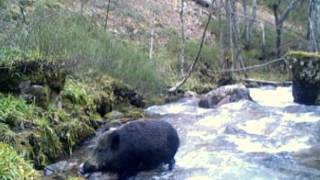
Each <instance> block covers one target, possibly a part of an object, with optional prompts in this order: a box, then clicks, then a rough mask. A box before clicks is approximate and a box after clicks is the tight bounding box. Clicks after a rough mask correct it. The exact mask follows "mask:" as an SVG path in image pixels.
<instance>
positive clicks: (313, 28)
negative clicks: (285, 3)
mask: <svg viewBox="0 0 320 180" xmlns="http://www.w3.org/2000/svg"><path fill="white" fill-rule="evenodd" d="M317 3H320V2H316V1H315V0H309V13H308V14H309V16H308V35H307V39H308V40H309V44H310V45H309V46H310V47H309V49H310V50H311V51H314V52H317V51H319V43H318V41H317V34H318V33H317V32H318V31H319V27H318V26H317V24H318V23H317V21H319V19H318V18H319V17H317V15H318V13H320V12H319V10H318V8H320V7H318V8H317V6H320V4H317Z"/></svg>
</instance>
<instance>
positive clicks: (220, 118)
mask: <svg viewBox="0 0 320 180" xmlns="http://www.w3.org/2000/svg"><path fill="white" fill-rule="evenodd" d="M250 93H251V96H252V97H253V99H254V100H255V101H256V102H250V101H240V102H236V103H231V104H225V105H223V106H221V107H219V108H216V109H202V108H199V107H198V106H197V104H198V101H199V100H198V99H196V98H193V99H182V100H180V101H179V102H176V103H171V104H166V105H161V106H152V107H149V108H148V109H146V112H147V113H148V114H150V115H151V117H153V118H158V119H161V120H165V121H168V122H170V123H171V124H172V125H173V126H174V127H175V128H176V129H177V131H178V133H179V136H180V140H181V145H180V148H179V151H178V153H177V154H176V167H175V169H174V170H173V171H171V172H169V171H167V170H166V169H165V168H164V167H163V168H160V169H158V170H156V171H153V172H148V173H140V174H139V175H138V177H137V179H139V180H142V179H154V180H157V179H176V180H185V179H188V180H196V179H197V180H206V179H210V180H214V179H223V180H228V179H232V180H234V179H244V180H247V179H259V180H260V179H268V180H269V179H320V144H319V142H320V128H319V127H320V123H319V122H320V107H319V106H303V105H298V104H295V103H292V102H293V99H292V96H291V89H290V88H282V87H281V88H268V87H265V88H257V89H250Z"/></svg>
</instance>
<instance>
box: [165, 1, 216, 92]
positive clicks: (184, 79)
mask: <svg viewBox="0 0 320 180" xmlns="http://www.w3.org/2000/svg"><path fill="white" fill-rule="evenodd" d="M213 2H214V0H212V4H213ZM211 19H212V11H211V12H210V14H209V16H208V21H207V24H206V26H205V28H204V30H203V34H202V38H201V43H200V47H199V49H198V53H197V56H196V58H195V59H194V61H193V62H192V64H191V65H190V67H189V69H188V72H187V74H186V75H185V76H184V78H183V79H182V80H181V81H179V82H177V83H176V85H175V86H174V87H172V88H170V89H169V90H168V91H169V92H175V91H177V89H179V88H180V87H181V86H182V85H183V84H184V83H185V82H187V80H188V78H189V77H190V76H191V73H192V72H193V70H194V67H195V65H196V64H197V62H198V61H199V59H200V55H201V52H202V48H203V44H204V42H205V37H206V34H207V30H208V27H209V24H210V22H211Z"/></svg>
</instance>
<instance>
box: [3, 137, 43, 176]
mask: <svg viewBox="0 0 320 180" xmlns="http://www.w3.org/2000/svg"><path fill="white" fill-rule="evenodd" d="M0 179H4V180H23V179H40V175H39V174H38V172H36V171H35V170H34V169H33V168H32V165H31V164H29V163H28V162H26V161H25V160H24V159H23V158H22V157H21V156H19V155H18V154H17V152H16V151H15V150H14V149H13V148H12V147H10V146H9V145H8V144H4V143H0Z"/></svg>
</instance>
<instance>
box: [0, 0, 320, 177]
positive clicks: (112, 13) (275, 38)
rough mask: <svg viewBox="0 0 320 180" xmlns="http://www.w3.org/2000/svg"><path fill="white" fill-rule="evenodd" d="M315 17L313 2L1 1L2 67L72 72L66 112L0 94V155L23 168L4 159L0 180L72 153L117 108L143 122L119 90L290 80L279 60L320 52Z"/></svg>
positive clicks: (319, 22) (317, 5)
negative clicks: (54, 66) (41, 65)
mask: <svg viewBox="0 0 320 180" xmlns="http://www.w3.org/2000/svg"><path fill="white" fill-rule="evenodd" d="M319 11H320V2H319V1H317V0H308V1H303V0H270V1H259V0H239V1H233V0H213V1H211V0H193V1H191V0H190V1H188V0H182V1H178V0H163V1H157V0H149V1H146V0H117V1H116V0H108V1H103V0H0V65H1V67H0V68H1V69H2V68H4V69H6V68H8V67H9V69H11V70H15V67H16V66H17V65H19V63H20V62H21V61H22V62H34V61H38V60H41V62H43V61H44V62H48V63H51V62H57V63H58V64H59V65H61V66H63V67H64V69H65V70H66V74H67V75H66V79H65V83H63V89H62V91H63V92H64V93H63V95H62V101H63V102H64V103H63V104H64V106H63V107H62V109H61V107H58V106H49V107H47V106H45V107H40V108H39V107H38V105H35V104H34V103H30V102H27V101H24V100H21V99H20V98H19V95H17V94H15V93H8V92H6V91H4V92H2V94H1V95H0V97H1V98H0V102H1V103H0V111H1V115H0V129H1V130H2V131H1V132H0V141H1V142H2V143H1V144H0V146H1V148H0V159H6V161H3V162H6V163H11V164H15V163H17V161H19V162H20V161H21V162H23V163H21V166H22V168H20V169H19V168H17V169H10V170H9V171H10V172H9V173H8V172H7V171H8V170H3V169H5V168H3V166H6V163H0V176H5V175H6V173H8V174H11V175H12V178H18V179H19V178H20V177H24V178H25V177H29V176H30V177H35V176H37V175H35V174H37V172H36V171H33V170H30V169H33V167H34V166H35V167H36V168H37V169H41V168H43V167H44V166H45V165H46V164H48V163H49V162H53V161H54V160H55V159H57V158H58V157H60V156H61V155H62V154H63V155H65V154H70V153H72V150H73V147H74V145H75V144H77V143H78V142H80V139H83V138H84V137H83V136H86V135H89V134H91V133H92V132H93V131H94V129H95V128H97V126H98V125H97V124H99V123H100V121H98V120H97V119H101V118H106V119H108V117H106V113H108V112H109V111H110V110H111V109H117V110H121V111H122V112H124V113H125V114H126V116H127V117H128V118H129V117H143V116H144V115H143V113H142V112H141V109H139V108H141V106H140V105H139V106H140V107H138V109H136V108H137V107H130V109H129V110H128V108H127V106H128V105H127V104H126V103H127V101H128V102H129V104H131V105H132V102H131V101H132V99H130V98H131V97H129V96H128V97H122V96H121V97H120V96H119V94H118V92H119V91H121V92H123V91H125V92H127V94H130V93H131V94H132V92H133V91H136V92H135V93H136V94H141V95H142V96H143V97H144V98H145V99H146V101H147V102H146V104H147V105H148V104H155V103H163V102H164V96H166V94H167V91H168V89H169V88H170V87H173V86H175V84H176V82H179V81H180V80H181V79H182V80H184V79H185V80H186V81H185V82H183V83H185V84H183V86H182V87H180V86H179V88H182V89H183V90H192V91H195V92H197V93H205V92H208V91H209V90H211V89H212V88H214V87H217V86H219V85H224V84H229V83H232V82H236V81H241V80H243V79H246V78H255V79H262V80H273V81H286V80H290V73H289V71H288V69H287V67H286V64H285V63H284V61H282V57H283V56H284V55H285V54H286V53H288V52H289V51H297V50H298V51H316V52H317V51H318V50H319V41H318V40H319V39H320V30H319V28H320V18H319V16H320V13H319ZM277 59H279V61H275V60H277ZM271 62H272V63H271ZM260 65H263V66H260ZM264 65H265V66H264ZM252 66H257V67H258V68H253V69H250V70H247V68H248V67H252ZM191 67H192V68H191ZM10 73H11V72H10ZM19 73H20V72H19ZM12 74H15V75H16V74H17V73H16V72H12ZM53 74H54V73H53ZM189 75H190V77H189ZM17 76H19V75H17ZM39 76H41V73H40V75H39ZM37 79H38V78H37ZM3 82H6V79H5V78H4V79H1V78H0V83H3ZM180 82H181V81H180ZM178 84H179V83H178ZM1 86H2V85H1ZM48 86H49V87H46V88H45V92H41V93H42V94H48V93H47V88H49V90H48V91H51V90H50V88H51V86H50V85H48ZM0 89H1V88H0ZM49 94H50V93H49ZM136 94H135V95H136ZM126 98H127V99H126ZM119 99H120V100H119ZM123 99H126V100H123ZM106 102H107V103H106ZM41 103H42V102H41ZM106 104H107V105H106ZM124 104H125V105H124ZM135 104H136V103H135ZM109 105H110V106H112V108H109ZM131 105H130V106H131ZM106 106H108V107H106ZM134 106H135V105H134ZM124 107H126V108H124ZM101 108H102V109H103V113H101V111H100V110H101ZM124 109H125V110H124ZM73 111H76V113H72V112H73ZM79 119H80V120H79ZM79 121H80V122H81V123H80V125H82V126H84V127H85V129H86V131H85V132H86V134H79V131H80V129H81V128H79V126H78V125H79V123H78V122H79ZM108 121H111V118H109V119H108ZM97 122H98V123H97ZM82 130H83V129H82ZM30 131H35V132H36V133H35V134H36V135H35V136H33V135H30ZM60 132H63V133H60ZM26 138H27V139H26ZM31 140H34V141H35V142H39V144H40V146H41V147H35V145H34V144H32V141H31ZM8 144H10V145H11V146H13V147H14V149H15V150H16V151H17V153H15V152H12V149H11V146H8ZM51 145H52V146H51ZM2 147H3V148H2ZM60 151H61V152H63V153H62V154H60ZM18 154H19V155H18ZM20 156H23V157H24V158H25V159H27V160H30V162H31V164H32V165H31V164H29V161H28V162H25V161H24V160H23V159H22V158H21V157H20ZM7 157H12V158H11V159H8V158H7ZM16 157H18V159H17V158H16ZM24 164H25V165H24ZM1 169H2V170H3V171H1ZM29 172H30V173H29ZM9 179H10V178H9Z"/></svg>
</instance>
